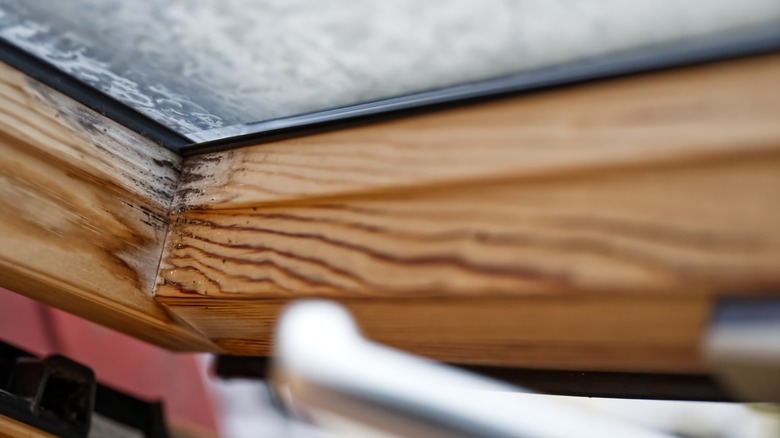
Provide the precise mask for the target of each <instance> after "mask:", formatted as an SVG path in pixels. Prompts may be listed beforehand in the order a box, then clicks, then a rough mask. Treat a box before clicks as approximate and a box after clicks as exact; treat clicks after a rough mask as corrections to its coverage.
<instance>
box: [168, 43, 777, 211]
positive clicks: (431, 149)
mask: <svg viewBox="0 0 780 438" xmlns="http://www.w3.org/2000/svg"><path fill="white" fill-rule="evenodd" d="M778 77H780V55H768V56H761V57H754V58H749V59H742V60H733V61H725V62H720V63H714V64H708V65H703V66H697V67H689V68H683V69H675V70H669V71H665V72H658V73H648V74H644V75H638V76H632V77H627V78H621V79H614V80H609V81H602V82H598V83H592V84H587V85H581V86H572V87H568V88H560V89H555V90H551V91H547V92H540V93H535V94H530V95H523V96H518V97H516V98H511V99H503V100H497V101H494V102H491V103H485V104H480V105H471V106H466V107H463V108H460V109H455V110H449V111H439V112H434V113H430V114H426V115H420V116H415V117H409V118H404V119H399V120H396V121H392V122H386V123H382V124H372V125H367V126H363V127H355V128H351V129H345V130H341V131H335V132H331V133H327V134H321V135H315V136H308V137H302V138H296V139H291V140H285V141H280V142H276V143H272V144H263V145H258V146H252V147H245V148H239V149H234V150H230V151H226V152H219V153H212V154H206V155H202V156H199V157H193V158H190V159H188V160H187V164H186V166H185V168H184V170H183V178H182V185H181V187H180V189H179V190H178V192H177V201H176V203H175V206H176V208H179V209H194V208H197V209H225V208H235V207H243V206H259V205H263V204H269V203H274V202H290V201H292V200H295V199H303V200H306V199H311V198H312V197H315V196H321V197H329V196H341V195H345V194H352V193H365V192H367V191H385V190H396V189H398V188H415V189H417V188H419V187H421V186H429V185H440V186H444V185H447V184H453V183H468V184H471V183H474V182H477V181H485V180H495V179H497V178H519V177H539V176H543V177H549V176H551V175H568V174H572V173H576V172H581V171H592V170H597V169H602V168H614V167H620V166H628V167H630V166H637V165H640V166H644V165H648V164H651V163H659V162H675V161H677V160H686V159H698V158H707V157H712V156H731V155H733V154H741V153H749V152H755V151H767V150H775V149H776V148H777V147H778V138H780V123H777V121H778V114H779V113H780V98H779V97H778V91H777V86H776V84H777V78H778Z"/></svg>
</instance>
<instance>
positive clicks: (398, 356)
mask: <svg viewBox="0 0 780 438" xmlns="http://www.w3.org/2000/svg"><path fill="white" fill-rule="evenodd" d="M275 346H276V355H277V356H276V357H277V362H276V365H275V368H274V371H273V375H274V377H273V384H274V387H275V390H276V393H277V394H278V396H279V398H280V400H281V401H282V402H283V403H284V404H285V405H286V406H288V407H290V408H291V410H292V412H294V413H296V414H299V415H301V416H303V417H304V418H311V419H313V420H314V421H315V423H319V424H321V425H323V426H325V427H328V426H331V427H333V426H337V427H338V425H346V424H350V426H348V427H349V428H352V429H353V430H354V427H356V425H354V424H351V423H359V424H362V425H363V427H368V428H371V429H380V430H382V431H386V432H390V433H391V434H397V435H401V436H419V437H430V436H490V437H515V436H523V437H581V436H583V433H587V434H588V435H591V436H600V437H628V436H630V437H648V438H649V437H662V436H667V435H665V434H661V433H656V432H652V431H649V430H644V429H641V428H638V427H633V426H631V425H628V424H624V423H622V422H619V421H615V420H611V419H609V418H606V417H602V416H600V415H596V414H592V413H585V412H584V411H582V410H579V409H576V408H573V407H571V406H567V405H565V404H559V403H555V402H552V401H549V400H540V399H523V398H511V399H510V398H501V397H497V396H496V395H497V394H498V395H500V393H506V392H517V391H521V390H520V389H519V388H516V387H512V386H508V385H504V384H501V383H498V382H494V381H491V380H488V379H484V378H481V377H477V376H474V375H471V374H468V373H465V372H462V371H459V370H456V369H453V368H450V367H446V366H443V365H439V364H436V363H434V362H431V361H427V360H424V359H421V358H417V357H414V356H412V355H409V354H406V353H403V352H400V351H398V350H394V349H391V348H387V347H384V346H381V345H379V344H375V343H372V342H369V341H367V340H365V339H364V338H363V337H362V336H361V335H360V334H359V332H358V330H357V327H356V326H355V325H354V323H353V321H352V318H351V317H350V316H349V314H348V313H347V312H346V310H344V309H343V308H341V307H339V306H338V305H336V304H332V303H329V302H324V301H309V302H299V303H296V304H293V305H291V306H290V307H289V308H288V309H287V310H286V311H285V313H284V314H283V316H282V317H281V319H280V322H279V325H278V328H277V337H276V344H275ZM357 427H360V426H357Z"/></svg>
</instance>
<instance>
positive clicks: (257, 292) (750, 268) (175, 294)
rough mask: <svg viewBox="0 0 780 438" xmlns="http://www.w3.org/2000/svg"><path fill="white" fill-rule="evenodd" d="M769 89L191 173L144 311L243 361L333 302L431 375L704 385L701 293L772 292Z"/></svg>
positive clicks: (286, 151)
mask: <svg viewBox="0 0 780 438" xmlns="http://www.w3.org/2000/svg"><path fill="white" fill-rule="evenodd" d="M778 77H780V56H777V55H773V56H764V57H757V58H752V59H745V60H736V61H729V62H723V63H717V64H710V65H706V66H699V67H692V68H687V69H680V70H674V71H667V72H662V73H656V74H648V75H642V76H636V77H631V78H624V79H619V80H613V81H605V82H599V83H594V84H589V85H582V86H578V87H570V88H566V89H560V90H552V91H548V92H545V93H538V94H535V95H532V96H522V97H518V98H515V99H509V100H505V101H500V102H494V103H489V104H485V105H481V106H473V107H468V108H462V109H458V110H452V111H447V112H441V113H436V114H430V115H426V116H421V117H416V118H410V119H404V120H397V121H393V122H388V123H384V124H380V125H375V126H367V127H363V128H358V129H353V130H345V131H342V132H334V133H329V134H324V135H319V136H312V137H307V138H304V139H296V140H288V141H284V142H279V143H275V144H269V145H258V146H253V147H249V148H245V149H239V150H234V151H228V152H223V153H219V154H210V155H206V156H202V157H196V158H193V159H190V160H189V161H187V162H186V163H185V169H184V176H183V179H182V183H181V184H180V186H179V190H178V191H177V195H176V200H175V202H174V210H173V212H172V217H171V228H170V230H169V235H168V238H167V241H166V246H165V250H164V254H163V260H162V263H161V266H160V269H161V270H160V276H159V281H158V288H157V299H158V300H160V301H161V302H163V303H164V304H166V305H167V306H168V307H169V308H170V309H171V310H172V311H173V312H174V313H176V314H177V315H179V316H181V317H182V318H183V319H185V320H186V321H187V322H188V323H190V324H192V325H193V326H195V327H196V328H197V329H198V330H200V331H201V332H203V333H204V334H206V335H207V336H209V337H210V338H212V339H215V341H216V342H217V343H218V344H219V345H220V346H221V347H222V348H224V349H225V350H226V351H230V352H232V353H238V354H248V353H249V354H251V353H261V354H262V353H267V352H268V342H269V339H270V336H271V324H272V322H273V318H274V315H275V314H276V312H277V311H278V308H279V307H280V306H281V304H282V303H284V302H286V301H288V300H291V299H296V298H302V297H330V298H335V299H338V300H341V301H343V302H345V303H347V304H348V305H349V306H350V308H352V309H353V310H354V311H355V312H356V313H357V316H358V319H359V321H360V322H361V324H362V325H363V326H364V327H366V330H367V333H368V334H369V335H370V336H371V337H374V338H375V339H378V340H381V341H385V342H388V343H390V344H392V345H396V346H399V347H401V348H406V349H409V350H411V351H414V352H417V353H420V354H423V355H426V356H429V357H433V358H436V359H443V360H452V361H458V362H463V363H481V364H502V365H520V366H533V367H558V368H569V369H577V368H580V369H597V370H598V369H607V370H624V371H666V372H673V371H679V372H687V371H702V370H704V369H706V364H704V363H702V361H701V359H700V357H699V354H698V340H699V338H700V335H701V333H702V331H703V330H704V329H705V326H706V321H707V315H708V313H709V310H710V306H711V305H712V303H713V301H714V300H715V299H716V297H718V296H722V295H727V294H754V293H767V292H766V291H770V293H771V291H772V290H774V291H780V268H778V267H779V266H780V228H778V227H777V224H778V223H780V203H778V199H780V123H778V120H780V89H778V87H776V82H777V78H778ZM599 309H600V310H599ZM545 333H546V334H548V335H549V337H545V336H544V335H543V334H545ZM537 334H541V335H540V337H535V336H536V335H537ZM324 341H325V340H324Z"/></svg>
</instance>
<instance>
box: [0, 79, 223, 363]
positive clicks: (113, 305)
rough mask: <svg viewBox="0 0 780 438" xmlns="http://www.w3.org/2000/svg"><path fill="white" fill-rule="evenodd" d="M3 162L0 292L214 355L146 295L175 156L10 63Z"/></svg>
mask: <svg viewBox="0 0 780 438" xmlns="http://www.w3.org/2000/svg"><path fill="white" fill-rule="evenodd" d="M0 156H1V157H2V160H0V212H2V218H1V219H0V236H2V245H0V285H1V286H2V287H5V288H8V289H10V290H13V291H15V292H18V293H21V294H24V295H27V296H29V297H31V298H34V299H37V300H40V301H43V302H45V303H47V304H50V305H53V306H55V307H59V308H62V309H64V310H67V311H70V312H72V313H75V314H78V315H80V316H82V317H85V318H87V319H91V320H93V321H96V322H99V323H102V324H104V325H107V326H109V327H113V328H116V329H119V330H121V331H124V332H126V333H129V334H131V335H134V336H136V337H139V338H141V339H145V340H148V341H150V342H155V343H158V344H160V345H163V346H166V347H168V348H171V349H176V350H187V349H196V350H209V349H211V350H216V347H215V346H214V345H213V344H212V343H211V342H210V341H209V340H208V339H206V338H204V337H203V336H201V335H200V334H198V333H196V332H195V331H193V330H192V328H191V327H189V326H187V325H186V324H184V323H182V322H180V321H178V320H176V319H175V318H174V317H172V316H171V315H170V314H169V313H168V312H167V311H166V310H165V309H164V308H163V307H162V306H160V305H159V304H158V303H156V302H155V301H154V300H153V298H152V295H153V292H154V291H153V286H154V282H155V277H156V273H157V266H158V262H159V257H160V251H161V248H162V242H163V239H164V237H165V233H166V230H167V225H168V218H167V212H168V208H169V206H170V202H171V197H172V195H173V190H174V187H175V184H176V182H177V180H178V172H179V168H180V159H179V158H178V157H177V156H175V155H173V154H172V153H171V152H169V151H167V150H166V149H164V148H162V147H160V146H158V145H156V144H153V143H151V142H150V141H148V140H146V139H144V138H143V137H141V136H139V135H138V134H136V133H134V132H131V131H129V130H127V129H126V128H124V127H122V126H119V125H117V124H115V123H113V122H111V121H109V120H107V119H105V118H104V117H102V116H100V115H98V114H96V113H94V112H92V111H91V110H88V109H86V108H85V107H83V106H82V105H80V104H77V103H75V102H73V101H72V100H70V99H69V98H66V97H64V96H62V95H60V94H58V93H57V92H54V91H53V90H51V89H49V88H47V87H45V86H43V85H41V84H39V83H37V82H35V81H33V80H31V79H29V78H27V77H25V76H24V75H23V74H21V73H19V72H17V71H15V70H13V69H11V68H10V67H8V66H6V65H0ZM20 329H22V328H20Z"/></svg>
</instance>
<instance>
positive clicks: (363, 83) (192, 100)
mask: <svg viewBox="0 0 780 438" xmlns="http://www.w3.org/2000/svg"><path fill="white" fill-rule="evenodd" d="M779 32H780V2H779V1H777V0H688V1H679V0H634V1H629V2H626V1H624V0H557V1H534V0H516V1H505V0H439V1H435V2H423V1H416V0H393V1H383V0H363V1H350V0H284V1H282V0H278V1H276V0H266V1H258V0H165V1H163V0H70V1H51V0H0V38H2V39H4V40H5V41H7V42H9V43H11V44H13V45H14V46H16V47H18V48H21V49H23V50H24V51H26V52H28V53H30V54H32V55H34V56H35V57H37V58H39V59H42V60H44V61H46V62H47V63H49V64H51V65H53V66H55V67H56V68H58V69H59V70H61V71H63V72H65V73H67V74H69V75H72V76H74V77H76V78H78V79H79V80H81V81H83V82H85V83H87V84H89V85H90V86H92V87H94V88H96V89H98V90H100V91H102V92H104V93H107V94H108V95H110V96H112V97H113V98H115V99H118V100H119V101H121V102H123V103H124V104H126V105H128V106H129V107H131V108H133V109H135V110H137V111H139V112H141V113H143V114H145V115H146V116H148V117H150V118H152V119H154V120H156V121H157V122H159V123H161V124H162V125H164V126H166V127H168V128H170V129H171V130H173V131H175V132H176V133H179V134H181V135H183V136H184V137H186V138H187V139H189V140H190V141H192V142H203V141H212V140H219V139H223V138H226V137H230V136H235V135H244V134H248V133H252V132H260V131H264V130H273V129H278V128H280V127H281V128H283V127H287V126H297V125H305V124H306V123H312V122H322V121H328V120H331V119H338V118H348V117H352V116H355V115H361V114H364V113H365V112H366V111H368V112H371V111H381V110H383V109H398V108H404V107H414V106H417V105H425V104H429V103H436V102H446V101H451V100H457V99H459V98H463V97H469V96H474V95H477V94H479V93H484V94H490V93H495V92H500V91H507V90H511V89H513V88H523V87H529V86H530V87H533V86H535V85H540V84H541V85H545V84H548V83H554V82H555V80H551V79H549V78H558V79H557V80H558V81H559V82H560V81H565V80H566V78H567V77H568V78H569V79H577V78H578V76H577V74H573V75H572V74H569V73H567V71H569V70H567V69H568V68H569V67H568V66H573V67H572V68H573V70H571V71H573V72H576V71H578V70H577V66H578V65H580V66H582V65H585V66H587V65H589V64H588V61H589V60H591V61H592V60H594V59H597V60H602V61H603V60H607V61H609V60H610V56H613V55H614V56H618V59H619V57H620V56H625V55H626V54H631V53H633V54H635V55H634V56H633V58H631V59H633V61H632V62H634V61H636V60H637V59H639V60H644V61H643V62H645V64H647V65H650V64H652V63H650V64H648V62H647V59H645V58H647V56H645V58H642V53H643V50H649V49H652V50H651V51H650V52H648V53H652V54H655V55H657V54H659V53H663V52H664V50H667V51H668V50H671V51H672V52H673V51H674V50H675V48H679V47H684V46H685V45H686V44H688V45H691V44H693V43H691V42H694V43H695V44H693V46H697V45H701V44H702V43H701V42H702V41H705V42H706V41H721V42H722V41H731V42H733V41H739V40H745V41H748V42H750V41H751V38H753V39H754V37H755V35H762V38H765V37H766V35H771V36H772V38H775V39H777V40H780V38H778V37H777V34H778V33H779ZM704 45H705V46H706V45H707V44H704ZM659 48H661V50H660V51H659ZM715 50H717V45H716V47H715ZM636 54H639V55H638V56H637V55H636ZM655 55H653V56H655ZM648 56H649V55H648ZM618 64H619V63H618ZM640 64H641V62H640ZM599 65H600V67H599V68H596V69H595V70H596V75H598V74H608V73H609V69H610V68H614V66H615V65H616V64H615V63H614V62H613V63H612V64H610V62H602V63H601V64H599ZM610 65H612V67H610ZM551 68H552V70H550V69H551ZM545 69H547V70H545ZM586 70H587V69H586ZM618 70H619V69H618ZM529 72H530V73H535V76H534V75H531V76H527V75H526V76H523V74H527V73H529ZM550 72H552V74H550ZM590 74H591V75H593V74H594V73H593V72H590ZM580 76H583V75H580ZM584 76H588V75H587V74H585V75H584ZM529 77H530V78H531V79H530V80H529V79H528V78H529ZM523 78H526V79H525V82H524V80H523ZM491 81H492V82H491ZM477 85H479V86H477ZM480 86H481V88H480Z"/></svg>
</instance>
